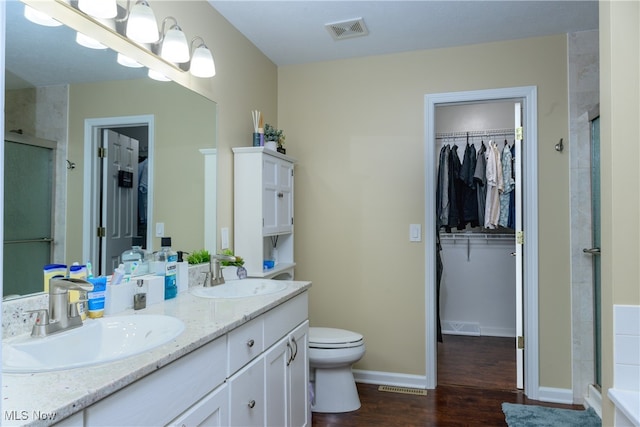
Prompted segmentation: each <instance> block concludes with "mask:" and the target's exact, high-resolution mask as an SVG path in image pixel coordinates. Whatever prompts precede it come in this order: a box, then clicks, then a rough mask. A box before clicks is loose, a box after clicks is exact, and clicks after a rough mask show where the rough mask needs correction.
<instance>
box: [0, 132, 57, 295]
mask: <svg viewBox="0 0 640 427" xmlns="http://www.w3.org/2000/svg"><path fill="white" fill-rule="evenodd" d="M20 140H25V141H26V138H20ZM25 141H23V142H13V141H7V140H5V159H4V239H5V240H4V259H3V262H4V264H3V265H4V273H3V284H4V296H5V297H7V296H15V295H28V294H32V293H35V292H42V291H43V288H44V283H43V281H42V277H43V276H42V267H44V266H45V265H46V264H50V263H51V248H52V243H53V238H52V235H53V226H52V224H53V203H52V200H53V177H54V162H53V158H54V147H55V145H53V146H47V145H48V144H46V142H45V143H44V144H43V142H42V141H41V140H39V141H37V142H36V141H34V143H33V144H32V143H30V142H25ZM47 142H48V141H47ZM52 144H55V143H52Z"/></svg>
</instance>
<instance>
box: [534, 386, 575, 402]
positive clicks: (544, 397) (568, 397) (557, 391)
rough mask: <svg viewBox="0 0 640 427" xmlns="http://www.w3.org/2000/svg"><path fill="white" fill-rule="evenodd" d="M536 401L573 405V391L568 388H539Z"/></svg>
mask: <svg viewBox="0 0 640 427" xmlns="http://www.w3.org/2000/svg"><path fill="white" fill-rule="evenodd" d="M538 400H540V401H542V402H550V403H566V404H569V405H572V404H573V390H571V389H568V388H553V387H539V388H538Z"/></svg>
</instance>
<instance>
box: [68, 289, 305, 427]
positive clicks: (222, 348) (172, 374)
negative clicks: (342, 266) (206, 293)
mask: <svg viewBox="0 0 640 427" xmlns="http://www.w3.org/2000/svg"><path fill="white" fill-rule="evenodd" d="M308 304H309V300H308V293H307V292H306V291H305V292H303V293H302V294H300V295H297V296H296V297H294V298H292V299H290V300H288V301H286V302H284V303H282V304H281V305H279V306H277V307H275V308H273V309H272V310H269V311H267V312H266V313H264V314H262V315H260V316H258V317H256V318H255V319H252V320H250V321H249V322H247V323H245V324H243V325H242V326H239V327H238V328H236V329H233V330H231V331H230V332H229V333H228V334H226V335H224V336H221V337H219V338H217V339H216V340H214V341H212V342H211V343H209V344H206V345H205V346H203V347H201V348H199V349H197V350H195V351H193V352H191V353H189V354H187V355H185V356H184V357H181V358H180V359H178V360H176V361H174V362H172V363H171V364H169V365H167V366H165V367H163V368H161V369H160V370H158V371H156V372H154V373H152V374H150V375H147V376H145V377H143V378H141V379H140V380H138V381H136V382H134V383H132V384H131V385H129V386H127V387H126V388H124V389H122V390H120V391H118V392H116V393H114V394H112V395H111V396H109V397H107V398H105V399H102V400H101V401H99V402H97V403H95V404H93V405H91V406H90V407H88V408H86V409H85V410H84V412H83V413H82V412H81V413H78V414H76V415H74V416H72V417H69V418H68V419H66V420H61V422H60V423H59V425H64V426H69V425H80V426H82V425H84V426H116V425H137V426H159V425H171V426H181V427H182V426H185V427H186V426H243V427H245V426H271V425H278V426H296V427H298V426H308V425H310V424H311V418H310V412H309V398H308V392H307V386H308V382H309V381H308V375H309V374H308V372H309V361H308V357H307V346H308V338H307V336H308V330H309V321H308ZM274 357H275V359H278V361H276V362H273V363H272V361H273V358H274ZM268 365H270V366H268ZM272 392H273V393H274V394H273V395H272ZM141 402H144V405H143V406H141Z"/></svg>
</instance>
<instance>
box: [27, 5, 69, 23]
mask: <svg viewBox="0 0 640 427" xmlns="http://www.w3.org/2000/svg"><path fill="white" fill-rule="evenodd" d="M24 17H25V18H27V19H28V20H29V21H31V22H33V23H34V24H38V25H44V26H45V27H59V26H61V25H62V24H61V23H60V22H58V21H56V20H55V19H53V18H52V17H50V16H49V15H47V14H46V13H43V12H40V11H39V10H36V9H34V8H32V7H31V6H28V5H26V4H25V5H24Z"/></svg>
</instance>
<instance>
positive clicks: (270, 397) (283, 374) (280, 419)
mask: <svg viewBox="0 0 640 427" xmlns="http://www.w3.org/2000/svg"><path fill="white" fill-rule="evenodd" d="M292 354H293V353H292V352H291V347H290V343H289V337H288V336H286V337H284V338H282V339H281V340H280V341H278V342H277V343H276V344H274V345H273V347H271V348H270V349H269V351H267V352H266V353H265V363H266V367H265V369H266V370H265V390H266V393H267V394H266V399H267V425H268V426H288V425H290V424H289V420H288V413H289V404H288V400H289V397H288V392H289V390H288V387H287V380H286V379H287V369H288V366H287V365H288V363H289V359H290V358H291V355H292Z"/></svg>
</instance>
